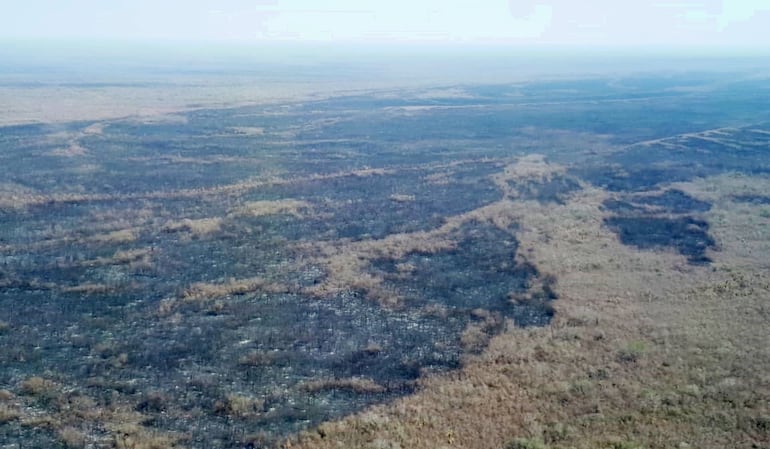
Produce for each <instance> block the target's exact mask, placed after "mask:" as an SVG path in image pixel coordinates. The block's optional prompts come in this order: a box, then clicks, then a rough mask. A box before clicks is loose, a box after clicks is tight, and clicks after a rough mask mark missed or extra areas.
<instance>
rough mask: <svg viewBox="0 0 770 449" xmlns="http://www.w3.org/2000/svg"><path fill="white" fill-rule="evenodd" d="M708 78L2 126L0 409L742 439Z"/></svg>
mask: <svg viewBox="0 0 770 449" xmlns="http://www.w3.org/2000/svg"><path fill="white" fill-rule="evenodd" d="M705 78H706V81H707V82H706V85H707V86H705V87H704V86H699V87H700V88H699V89H694V90H693V89H689V90H686V91H685V92H686V93H682V91H680V90H677V89H675V88H676V87H677V86H680V85H682V84H684V85H688V84H689V83H693V82H694V83H695V84H698V83H699V82H700V81H697V80H698V79H699V78H698V77H695V79H696V81H693V78H692V77H691V75H677V76H673V77H667V78H656V77H649V76H641V77H630V78H628V79H623V80H622V82H619V80H617V79H605V78H597V79H591V80H585V79H581V80H571V81H569V80H560V81H553V80H551V81H543V82H533V83H524V84H516V85H495V86H476V85H473V86H470V85H469V86H451V87H449V88H441V89H414V90H405V91H402V92H400V93H396V92H394V91H387V92H373V93H372V92H369V93H359V94H356V95H347V96H341V97H335V98H331V97H329V98H321V99H317V100H314V101H303V102H292V103H287V104H279V105H277V104H267V105H258V106H253V105H252V106H248V107H246V106H244V107H239V108H228V109H195V110H189V111H183V112H177V113H175V114H173V115H170V116H156V117H153V118H152V119H147V118H146V117H144V118H136V117H133V118H127V119H117V120H101V119H98V120H95V121H94V120H88V121H83V122H72V123H57V124H56V125H40V124H38V125H23V126H10V127H4V128H2V130H3V132H2V134H0V143H2V145H3V149H4V151H3V153H2V154H1V155H0V159H1V160H2V163H3V165H2V166H3V167H4V175H5V178H4V181H3V183H2V184H1V185H0V221H1V222H2V227H1V228H0V251H2V253H1V255H2V264H0V310H2V314H0V361H2V363H3V368H4V369H3V370H2V371H1V372H0V436H2V437H3V439H4V441H8V447H19V446H22V447H27V446H34V447H106V448H134V449H142V448H166V447H176V448H183V447H189V448H208V447H233V448H235V447H260V446H281V445H283V446H292V447H296V446H300V447H340V446H342V447H373V448H377V447H379V448H387V447H402V448H407V447H468V448H476V447H479V448H481V447H484V448H487V447H495V448H499V447H509V448H537V447H545V448H562V447H564V448H567V447H580V448H583V447H585V448H588V447H591V448H593V447H600V448H634V447H645V448H659V447H660V448H663V447H688V446H689V447H746V448H749V447H760V448H761V447H767V445H768V440H769V437H768V415H769V414H770V411H769V410H768V403H769V402H770V401H769V399H770V392H769V391H768V377H767V376H768V375H767V373H768V372H770V371H769V370H768V368H770V360H769V358H770V354H768V347H769V346H770V345H768V344H767V343H768V342H767V340H768V337H769V336H768V331H767V321H768V296H769V295H770V286H769V285H768V280H767V278H766V273H767V269H768V266H770V260H768V256H767V254H768V252H767V250H768V249H770V248H768V247H769V246H770V235H768V234H769V232H768V226H770V213H769V212H768V206H767V204H768V202H770V201H769V200H768V197H767V194H766V192H767V188H768V187H770V181H768V178H767V174H768V173H770V166H768V159H767V151H768V148H769V147H768V141H770V137H769V136H770V132H769V131H768V126H767V120H768V119H770V117H768V112H767V111H766V110H765V109H764V105H766V104H767V101H766V100H768V98H767V93H765V92H764V91H763V90H762V89H760V87H761V86H762V85H763V84H762V80H761V79H760V80H754V81H752V82H751V83H749V85H748V86H747V85H745V83H746V81H745V80H744V79H743V78H735V79H733V78H732V77H729V79H725V80H721V78H720V80H721V81H724V82H723V83H722V82H720V83H714V80H713V79H711V78H709V77H705ZM736 80H737V81H736ZM701 81H702V80H701ZM752 83H753V84H752ZM714 85H716V86H717V87H713V86H714ZM693 111H695V112H696V113H695V114H694V115H693ZM586 117H588V118H586ZM629 123H633V126H631V125H629ZM556 298H558V299H557V300H555V299H556Z"/></svg>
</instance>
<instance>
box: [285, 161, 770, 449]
mask: <svg viewBox="0 0 770 449" xmlns="http://www.w3.org/2000/svg"><path fill="white" fill-rule="evenodd" d="M533 173H535V174H538V175H539V171H533ZM713 181H714V180H711V179H709V180H704V181H703V182H702V183H698V182H696V183H693V184H691V185H689V187H690V191H693V192H697V191H699V189H706V188H707V187H708V186H709V185H710V184H711V183H712V182H713ZM745 181H746V184H753V183H754V182H756V181H757V180H753V179H746V180H745ZM760 182H765V181H762V180H760ZM734 187H735V186H733V187H729V186H722V187H720V188H722V190H719V189H716V191H715V192H714V193H713V196H712V197H711V198H710V199H712V200H718V201H717V202H716V203H715V208H714V210H713V211H712V212H710V213H709V217H708V219H709V220H710V221H712V222H713V223H714V225H713V228H712V232H713V233H714V234H715V236H716V238H717V239H718V241H719V242H720V246H721V250H720V252H719V253H716V254H714V255H713V256H714V257H715V259H716V262H715V264H714V266H713V268H712V267H697V266H691V265H688V264H687V263H686V260H685V258H684V257H683V256H680V255H678V254H675V253H672V252H653V251H638V250H635V249H634V248H630V247H626V246H623V245H621V244H620V243H619V242H618V240H617V238H616V236H615V235H614V234H612V233H611V232H610V231H609V230H608V229H606V228H605V227H603V226H602V211H601V208H600V205H601V202H602V200H603V199H604V198H605V197H606V194H605V192H603V191H601V190H597V189H591V188H589V189H586V190H584V191H583V192H581V193H579V194H576V195H573V197H572V198H571V200H570V201H569V202H568V203H567V204H566V205H563V206H557V205H540V204H537V203H530V202H516V203H514V202H507V203H503V202H500V203H497V204H495V205H493V206H489V207H487V208H485V210H484V211H475V212H474V213H472V214H470V215H476V216H478V217H483V218H486V219H488V220H490V221H492V222H495V221H497V222H499V223H501V224H504V223H506V222H508V221H509V220H515V221H517V222H518V223H519V224H520V230H519V231H518V233H517V236H518V238H519V239H520V241H521V246H520V251H522V252H524V253H525V254H526V255H527V257H528V259H529V260H531V261H532V262H534V263H535V264H536V265H537V266H538V267H539V268H540V269H541V270H542V271H545V272H549V273H553V274H555V275H556V277H557V278H558V281H559V282H558V286H557V288H556V289H557V291H558V293H559V294H560V299H559V300H558V301H557V302H556V303H555V308H556V311H557V314H556V316H555V319H554V321H553V322H552V324H551V325H550V326H549V327H546V328H534V329H521V328H516V327H513V326H512V325H511V324H510V323H509V325H508V330H507V331H506V332H504V333H503V334H502V335H499V336H497V337H495V338H493V339H492V340H491V342H490V344H489V346H488V347H487V349H486V350H485V351H484V352H483V353H481V354H480V355H478V356H469V357H467V359H466V361H465V364H464V367H463V368H462V370H460V371H459V372H456V373H451V374H445V375H440V376H433V377H429V378H425V379H421V381H420V386H421V389H420V391H419V392H418V393H417V394H415V395H413V396H411V397H406V398H403V399H401V400H399V401H396V402H395V403H393V404H391V405H383V406H377V407H373V408H371V409H369V410H367V411H365V412H362V413H359V414H357V415H354V416H351V417H349V418H346V419H342V420H340V421H337V422H333V423H327V424H323V425H321V426H320V428H319V430H318V431H317V432H308V433H306V434H305V435H304V436H303V437H302V438H300V440H299V441H294V442H293V447H306V448H325V447H329V448H331V447H372V448H374V447H402V448H406V447H409V448H436V447H464V448H492V447H505V446H506V445H508V444H511V446H510V447H543V448H551V449H553V448H618V447H628V448H630V447H645V448H671V447H693V448H694V447H698V448H715V449H716V448H724V447H734V448H762V447H768V445H770V430H769V428H770V426H768V423H770V419H768V416H770V388H768V386H770V377H769V376H768V374H767V373H768V372H770V345H769V344H768V341H770V334H769V333H768V331H767V322H768V318H769V317H770V309H769V308H768V304H770V284H769V283H768V281H767V278H766V276H765V274H766V272H765V271H764V270H763V268H762V267H766V266H767V264H768V254H769V253H768V252H766V251H750V249H751V248H752V247H758V248H764V246H762V245H767V244H768V240H770V233H767V232H766V231H762V229H765V228H763V227H762V226H765V225H766V224H767V219H764V220H765V221H762V217H760V216H759V215H758V214H757V213H756V211H754V213H748V212H747V213H745V214H738V215H734V214H732V211H733V209H732V208H733V207H734V206H735V205H734V204H733V203H731V202H730V201H728V200H727V198H728V197H729V195H730V194H731V193H733V192H734ZM731 189H732V190H731ZM493 212H495V213H500V214H501V215H502V217H498V218H495V217H494V216H493ZM728 217H729V220H728ZM746 239H748V242H747V241H746ZM471 340H472V338H471ZM517 439H518V440H517ZM514 441H517V442H515V443H514ZM516 444H518V445H519V446H516ZM525 444H529V445H530V446H526V445H525ZM522 445H524V446H522ZM538 445H539V446H538Z"/></svg>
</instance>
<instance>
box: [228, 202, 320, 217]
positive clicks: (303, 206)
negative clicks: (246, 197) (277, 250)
mask: <svg viewBox="0 0 770 449" xmlns="http://www.w3.org/2000/svg"><path fill="white" fill-rule="evenodd" d="M310 210H312V206H311V204H310V203H308V202H306V201H300V200H292V199H286V200H275V201H249V202H246V203H244V204H242V205H241V206H239V207H237V208H235V209H233V210H232V211H230V212H229V213H228V217H241V216H247V217H262V216H265V215H276V214H285V215H292V216H294V217H297V218H302V217H303V214H306V213H307V212H308V211H310Z"/></svg>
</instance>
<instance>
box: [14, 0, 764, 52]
mask: <svg viewBox="0 0 770 449" xmlns="http://www.w3.org/2000/svg"><path fill="white" fill-rule="evenodd" d="M4 9H5V11H4V14H2V16H0V39H5V40H9V39H10V40H34V39H43V40H68V39H69V40H71V39H85V40H91V41H103V40H126V41H146V40H152V41H203V42H225V43H265V42H272V43H286V42H288V43H331V44H345V43H359V44H390V43H397V44H398V43H401V44H403V43H408V44H446V43H448V44H460V43H462V44H494V45H515V46H542V45H556V46H571V45H577V46H587V47H591V46H609V47H624V46H636V47H638V46H657V47H661V46H663V47H665V46H674V47H682V46H696V47H697V46H703V47H712V48H716V47H719V48H732V47H738V48H752V49H762V48H764V43H766V42H768V41H770V1H769V0H746V1H737V0H724V1H719V0H684V1H675V0H659V1H654V2H648V1H640V0H632V1H627V2H613V1H609V0H597V1H593V2H590V3H589V4H585V3H580V4H576V3H574V2H569V1H566V0H495V1H486V2H478V1H471V0H449V1H447V0H444V1H440V0H426V1H421V2H408V1H406V0H392V1H389V2H383V1H375V0H357V1H352V0H335V1H328V2H323V4H317V2H312V1H310V0H257V1H247V0H227V1H219V2H215V1H207V0H193V1H187V2H182V1H179V0H169V1H164V2H162V3H160V4H159V3H158V2H154V1H150V0H135V1H130V2H129V1H125V0H116V1H111V2H109V3H107V2H102V1H98V0H65V1H54V0H30V1H27V2H23V3H16V2H14V3H12V4H8V5H6V7H5V8H4Z"/></svg>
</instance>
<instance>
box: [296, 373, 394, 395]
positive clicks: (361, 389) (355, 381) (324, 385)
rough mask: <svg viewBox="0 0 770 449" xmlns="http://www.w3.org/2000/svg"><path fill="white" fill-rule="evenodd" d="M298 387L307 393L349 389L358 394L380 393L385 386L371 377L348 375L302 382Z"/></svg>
mask: <svg viewBox="0 0 770 449" xmlns="http://www.w3.org/2000/svg"><path fill="white" fill-rule="evenodd" d="M300 388H301V389H302V390H304V391H307V392H308V393H318V392H320V391H325V390H349V391H353V392H355V393H359V394H367V393H382V392H383V391H385V387H383V386H382V385H380V384H378V383H377V382H375V381H373V380H372V379H367V378H361V377H350V378H346V379H321V380H314V381H310V382H305V383H303V384H302V385H301V386H300Z"/></svg>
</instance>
